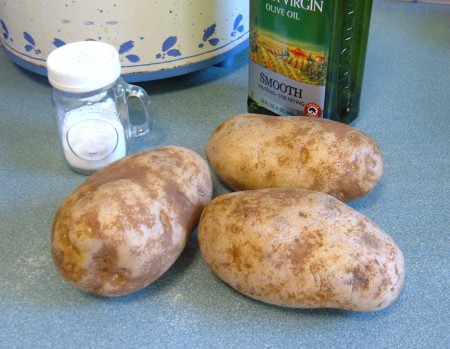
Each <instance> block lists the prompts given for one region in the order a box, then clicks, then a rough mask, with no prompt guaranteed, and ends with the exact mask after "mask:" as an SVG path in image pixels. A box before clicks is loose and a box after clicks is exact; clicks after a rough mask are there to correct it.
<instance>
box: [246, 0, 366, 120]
mask: <svg viewBox="0 0 450 349" xmlns="http://www.w3.org/2000/svg"><path fill="white" fill-rule="evenodd" d="M371 11H372V0H250V49H249V54H250V61H249V62H250V63H249V97H248V111H249V112H251V113H261V114H268V115H306V116H310V117H323V118H328V119H332V120H337V121H341V122H344V123H350V122H352V121H353V120H354V119H355V118H356V117H357V116H358V113H359V105H360V97H361V88H362V80H363V73H364V64H365V59H366V49H367V39H368V34H369V24H370V16H371Z"/></svg>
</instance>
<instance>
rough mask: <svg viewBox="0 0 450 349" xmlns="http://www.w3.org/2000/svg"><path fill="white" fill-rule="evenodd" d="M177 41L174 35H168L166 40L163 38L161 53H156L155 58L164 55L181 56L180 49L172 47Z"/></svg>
mask: <svg viewBox="0 0 450 349" xmlns="http://www.w3.org/2000/svg"><path fill="white" fill-rule="evenodd" d="M177 41H178V38H177V37H176V36H169V37H168V38H167V39H166V40H164V42H163V44H162V47H161V50H162V53H158V54H157V55H156V58H157V59H164V58H166V56H170V57H179V56H181V51H180V50H178V49H175V48H173V47H174V46H175V45H176V43H177Z"/></svg>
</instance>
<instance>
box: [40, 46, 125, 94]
mask: <svg viewBox="0 0 450 349" xmlns="http://www.w3.org/2000/svg"><path fill="white" fill-rule="evenodd" d="M120 70H121V67H120V60H119V53H118V52H117V50H116V49H115V48H114V47H113V46H111V45H110V44H107V43H104V42H99V41H79V42H74V43H70V44H67V45H64V46H61V47H58V48H57V49H56V50H54V51H53V52H51V53H50V54H49V56H48V58H47V73H48V80H49V82H50V84H51V85H52V86H53V87H55V88H57V89H59V90H62V91H67V92H74V93H77V92H78V93H80V92H89V91H94V90H98V89H100V88H102V87H105V86H107V85H109V84H111V83H113V82H114V81H116V80H117V78H118V77H119V76H120Z"/></svg>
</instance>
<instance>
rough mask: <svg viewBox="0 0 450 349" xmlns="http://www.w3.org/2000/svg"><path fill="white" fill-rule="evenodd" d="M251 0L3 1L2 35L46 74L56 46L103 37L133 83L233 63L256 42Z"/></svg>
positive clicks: (23, 61)
mask: <svg viewBox="0 0 450 349" xmlns="http://www.w3.org/2000/svg"><path fill="white" fill-rule="evenodd" d="M248 34H249V0H226V1H224V0H189V1H188V0H156V1H148V0H133V1H130V0H116V1H107V0H95V1H94V0H73V1H60V0H33V1H18V0H3V1H2V2H0V38H1V42H2V48H3V49H4V51H5V52H6V54H7V56H8V57H9V58H10V59H11V60H12V61H14V62H15V63H17V64H18V65H20V66H22V67H24V68H26V69H28V70H31V71H33V72H36V73H39V74H43V75H46V73H47V71H46V59H47V56H48V55H49V53H50V52H51V51H53V50H54V49H56V48H57V47H59V46H61V45H65V44H66V43H69V42H74V41H81V40H98V41H104V42H107V43H109V44H111V45H113V46H114V47H116V48H117V50H118V51H119V54H120V60H121V64H122V75H123V76H124V78H125V79H126V80H128V81H130V82H132V81H145V80H156V79H162V78H167V77H171V76H176V75H181V74H185V73H189V72H192V71H195V70H199V69H203V68H205V67H207V66H211V65H216V64H225V65H226V64H229V63H230V62H231V60H232V57H233V56H234V55H236V54H237V53H238V52H240V51H242V50H244V49H246V48H247V46H248Z"/></svg>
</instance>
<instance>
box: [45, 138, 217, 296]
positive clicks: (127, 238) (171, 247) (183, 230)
mask: <svg viewBox="0 0 450 349" xmlns="http://www.w3.org/2000/svg"><path fill="white" fill-rule="evenodd" d="M211 196H212V180H211V174H210V172H209V167H208V164H207V162H206V161H205V160H203V158H201V157H200V155H198V154H196V153H195V152H193V151H192V150H189V149H186V148H181V147H175V146H167V147H162V148H159V149H156V150H152V151H149V152H144V153H139V154H134V155H129V156H127V157H125V158H123V159H121V160H119V161H118V162H115V163H113V164H111V165H110V166H108V167H105V168H104V169H102V170H100V171H98V172H96V173H95V174H93V175H92V176H91V177H89V178H88V179H87V180H86V181H85V182H84V183H83V184H81V185H80V186H79V187H78V188H77V189H76V190H75V191H74V192H73V193H72V194H70V195H69V196H68V197H67V198H66V199H65V200H64V202H63V203H62V204H61V206H60V208H59V210H58V212H57V214H56V217H55V219H54V222H53V225H52V231H51V253H52V256H53V260H54V262H55V265H56V267H57V268H58V270H59V272H60V273H61V274H62V275H63V276H64V278H65V279H67V280H68V281H69V282H70V283H72V284H73V285H75V286H76V287H77V288H79V289H81V290H83V291H86V292H90V293H93V294H98V295H102V296H121V295H124V294H128V293H131V292H135V291H137V290H140V289H142V288H143V287H145V286H147V285H149V284H150V283H152V282H153V281H155V280H156V279H158V278H159V277H160V276H161V275H162V274H163V273H164V272H166V271H167V270H168V269H169V268H170V267H171V266H172V265H173V263H174V262H175V261H176V260H177V258H178V257H179V255H180V254H181V252H182V251H183V249H184V247H185V245H186V243H187V241H188V239H189V236H190V235H191V233H192V231H193V229H194V228H195V227H196V225H197V223H198V219H199V217H200V214H201V212H202V210H203V208H204V207H205V205H206V204H207V203H208V202H209V201H210V200H211Z"/></svg>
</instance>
